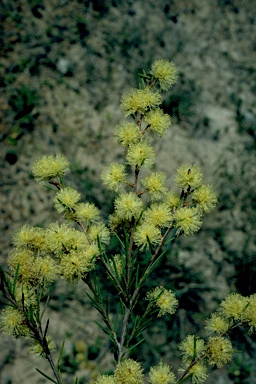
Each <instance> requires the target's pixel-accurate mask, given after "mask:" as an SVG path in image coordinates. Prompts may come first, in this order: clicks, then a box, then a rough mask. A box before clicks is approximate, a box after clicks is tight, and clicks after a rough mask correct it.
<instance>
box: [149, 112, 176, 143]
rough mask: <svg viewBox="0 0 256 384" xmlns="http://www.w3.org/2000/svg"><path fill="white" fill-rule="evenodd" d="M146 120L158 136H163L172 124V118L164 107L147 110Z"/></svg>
mask: <svg viewBox="0 0 256 384" xmlns="http://www.w3.org/2000/svg"><path fill="white" fill-rule="evenodd" d="M145 122H146V123H147V124H148V125H149V127H150V130H151V131H152V132H153V133H154V134H155V135H157V136H159V137H161V136H163V134H164V133H165V132H166V131H167V130H168V129H169V128H170V126H171V118H170V116H169V115H168V114H167V113H164V112H163V111H162V109H160V108H156V109H152V110H151V111H149V112H147V113H146V115H145Z"/></svg>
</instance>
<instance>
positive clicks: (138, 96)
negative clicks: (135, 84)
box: [120, 87, 162, 116]
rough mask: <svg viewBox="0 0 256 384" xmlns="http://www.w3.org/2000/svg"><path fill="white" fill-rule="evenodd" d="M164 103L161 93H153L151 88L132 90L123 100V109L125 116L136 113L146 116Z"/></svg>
mask: <svg viewBox="0 0 256 384" xmlns="http://www.w3.org/2000/svg"><path fill="white" fill-rule="evenodd" d="M161 102H162V97H161V95H160V93H159V92H153V91H152V90H151V89H150V88H148V87H146V88H144V89H132V90H131V91H130V92H129V93H126V94H125V95H123V97H122V99H121V105H120V107H121V109H122V110H123V111H124V113H125V116H128V115H131V114H132V115H133V114H135V113H136V112H139V113H141V114H144V113H145V112H147V111H148V110H150V109H152V108H155V107H158V106H159V105H160V104H161Z"/></svg>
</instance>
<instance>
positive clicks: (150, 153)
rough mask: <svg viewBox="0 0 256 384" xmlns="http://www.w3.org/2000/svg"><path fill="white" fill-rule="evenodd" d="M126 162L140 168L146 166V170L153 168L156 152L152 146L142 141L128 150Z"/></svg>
mask: <svg viewBox="0 0 256 384" xmlns="http://www.w3.org/2000/svg"><path fill="white" fill-rule="evenodd" d="M126 160H127V163H128V164H130V165H136V166H138V167H139V168H141V166H142V165H145V167H146V168H151V167H152V165H153V164H154V160H155V152H154V149H153V148H152V147H151V146H150V145H148V144H147V143H146V142H144V141H141V142H139V143H137V144H134V145H131V146H130V147H129V148H128V151H127V156H126Z"/></svg>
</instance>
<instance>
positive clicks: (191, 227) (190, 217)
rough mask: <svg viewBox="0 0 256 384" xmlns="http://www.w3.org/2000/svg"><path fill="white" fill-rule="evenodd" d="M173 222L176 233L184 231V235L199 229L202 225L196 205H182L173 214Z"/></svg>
mask: <svg viewBox="0 0 256 384" xmlns="http://www.w3.org/2000/svg"><path fill="white" fill-rule="evenodd" d="M174 219H175V224H174V226H175V227H176V228H177V235H179V234H180V233H184V235H185V236H186V235H192V234H193V233H195V232H197V231H199V229H200V228H201V225H202V218H201V213H200V211H199V210H198V208H196V207H192V208H189V207H183V208H180V209H178V210H177V211H176V212H175V214H174Z"/></svg>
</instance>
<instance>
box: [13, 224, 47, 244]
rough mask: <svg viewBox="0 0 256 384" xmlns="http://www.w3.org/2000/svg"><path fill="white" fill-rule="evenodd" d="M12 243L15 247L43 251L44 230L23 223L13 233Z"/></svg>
mask: <svg viewBox="0 0 256 384" xmlns="http://www.w3.org/2000/svg"><path fill="white" fill-rule="evenodd" d="M13 245H14V246H15V247H17V248H29V249H31V250H34V249H35V250H41V251H45V250H46V245H45V231H44V229H43V228H39V227H31V226H30V225H27V224H25V225H23V226H22V227H21V228H20V229H19V230H18V231H17V232H16V233H15V234H14V236H13Z"/></svg>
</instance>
